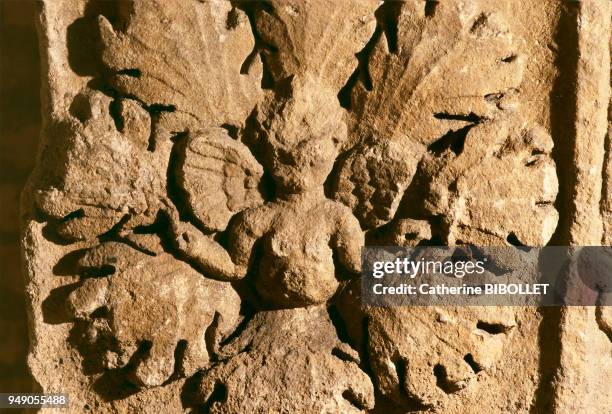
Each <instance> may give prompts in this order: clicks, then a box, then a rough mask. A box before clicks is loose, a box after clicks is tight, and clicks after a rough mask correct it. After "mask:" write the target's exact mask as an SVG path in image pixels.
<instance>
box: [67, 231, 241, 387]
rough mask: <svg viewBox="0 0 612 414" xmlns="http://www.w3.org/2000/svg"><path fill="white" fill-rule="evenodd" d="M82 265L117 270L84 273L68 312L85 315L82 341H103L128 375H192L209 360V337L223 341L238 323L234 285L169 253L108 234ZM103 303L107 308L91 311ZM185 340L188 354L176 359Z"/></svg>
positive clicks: (147, 378) (147, 380)
mask: <svg viewBox="0 0 612 414" xmlns="http://www.w3.org/2000/svg"><path fill="white" fill-rule="evenodd" d="M78 267H79V268H80V270H81V271H85V272H92V271H93V272H96V271H97V272H105V271H107V270H109V268H110V271H111V272H112V274H111V275H109V276H102V277H99V276H98V277H89V278H85V279H83V281H82V283H81V284H80V285H79V286H78V287H77V288H76V289H75V290H73V291H72V292H70V294H69V295H68V301H67V306H68V312H69V314H70V315H72V316H74V317H75V318H77V319H79V320H83V321H85V322H86V325H87V329H86V331H85V341H86V342H89V344H90V345H91V344H92V343H95V344H96V345H97V346H98V347H99V348H101V349H99V351H100V354H101V355H102V359H103V360H102V361H101V362H102V365H103V366H104V368H106V369H117V368H124V367H125V366H126V365H127V364H128V363H129V364H130V366H129V367H128V369H129V372H128V375H129V377H130V380H131V381H133V382H134V383H135V384H136V385H138V386H156V385H161V384H163V383H164V382H165V381H166V380H168V379H169V378H170V376H171V375H172V374H173V372H175V371H177V372H178V373H180V374H181V375H187V376H189V375H192V374H194V373H195V372H196V371H197V370H198V369H201V368H202V367H205V366H207V365H208V363H209V360H210V359H209V354H208V349H207V347H208V346H209V344H207V343H206V340H208V341H210V342H211V343H214V342H215V341H217V342H218V341H220V340H221V339H223V338H224V337H226V336H228V335H229V334H230V333H231V331H233V329H234V328H235V327H236V325H237V324H238V312H239V310H240V298H239V296H238V295H237V294H236V292H234V291H233V290H232V289H231V287H230V286H229V285H228V284H227V283H222V282H217V281H213V280H210V279H205V278H203V277H202V276H201V275H200V274H198V273H197V272H196V271H195V270H193V269H192V268H191V267H189V266H188V265H187V264H185V263H183V262H179V261H177V260H175V259H174V258H173V257H172V256H170V255H169V254H167V253H160V254H158V255H156V256H150V255H147V254H144V253H140V252H138V251H137V250H134V249H132V248H131V247H129V246H127V245H126V244H122V243H115V242H108V243H105V244H102V245H99V246H96V247H93V248H91V249H90V250H88V251H87V252H86V253H85V254H84V256H83V257H82V258H81V259H80V260H79V261H78ZM100 310H102V311H103V312H100V313H102V314H103V315H102V316H98V315H96V316H94V315H95V313H96V311H98V312H99V311H100ZM207 336H208V338H206V337H207ZM181 341H183V342H185V344H184V346H183V347H182V352H183V355H182V357H180V358H177V359H176V361H175V350H176V349H177V345H178V344H179V342H181ZM143 344H145V345H146V347H147V350H146V351H145V352H143V351H142V348H141V347H142V346H143ZM105 345H109V348H108V349H104V348H105ZM139 348H140V350H139ZM139 352H140V354H138V353H139ZM91 357H95V356H89V355H85V358H91Z"/></svg>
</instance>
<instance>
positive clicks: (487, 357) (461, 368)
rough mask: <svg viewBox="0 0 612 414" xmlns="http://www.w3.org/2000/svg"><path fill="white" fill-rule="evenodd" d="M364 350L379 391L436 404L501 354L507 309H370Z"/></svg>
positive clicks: (509, 321)
mask: <svg viewBox="0 0 612 414" xmlns="http://www.w3.org/2000/svg"><path fill="white" fill-rule="evenodd" d="M366 315H367V321H368V325H367V329H368V339H367V349H368V354H369V358H370V364H371V366H372V369H373V371H374V377H375V379H376V384H377V386H378V390H379V391H380V392H381V393H382V394H383V395H385V396H388V397H390V398H391V399H393V400H395V401H396V402H398V403H400V404H402V403H404V404H407V403H409V402H411V401H413V402H417V403H418V404H421V405H424V406H431V407H436V408H438V409H441V408H443V407H444V405H445V402H446V401H445V400H446V399H447V398H448V395H450V394H454V393H456V392H459V391H461V390H462V389H464V388H466V387H468V386H469V385H470V383H472V382H474V381H476V376H477V374H478V373H479V372H480V371H483V370H487V369H490V368H492V366H493V365H494V364H495V363H496V362H497V361H498V359H499V358H500V357H501V356H502V353H503V350H504V343H505V342H506V338H507V336H508V335H510V334H511V332H512V330H513V328H514V327H515V325H516V322H515V318H514V312H513V310H512V308H502V307H499V308H496V307H483V308H452V307H445V308H433V307H431V308H393V309H382V308H381V309H371V310H368V311H366Z"/></svg>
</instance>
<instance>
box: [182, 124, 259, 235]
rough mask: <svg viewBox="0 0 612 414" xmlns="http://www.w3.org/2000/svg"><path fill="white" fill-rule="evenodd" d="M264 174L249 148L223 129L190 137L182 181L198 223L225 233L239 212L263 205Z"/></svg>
mask: <svg viewBox="0 0 612 414" xmlns="http://www.w3.org/2000/svg"><path fill="white" fill-rule="evenodd" d="M262 175H263V168H262V167H261V165H260V164H259V163H258V162H257V160H256V159H255V158H254V157H253V155H252V154H251V152H250V151H249V149H248V147H246V146H245V145H243V144H241V143H240V142H237V141H235V140H234V139H232V138H231V137H230V136H229V135H228V134H227V131H226V130H224V129H223V128H210V129H207V130H204V131H202V132H199V133H197V134H196V135H192V136H191V137H189V139H188V142H187V144H186V145H185V150H184V154H183V155H182V162H181V164H180V167H179V170H178V181H179V184H180V186H181V188H182V189H183V191H184V192H185V194H186V202H187V204H188V205H189V207H190V209H191V210H192V213H193V215H194V216H195V218H196V219H197V220H198V222H199V223H200V224H201V225H202V226H203V227H204V228H206V229H208V230H216V231H221V230H224V229H225V228H226V227H227V224H228V222H229V220H230V218H232V216H233V215H234V214H235V213H238V212H240V211H242V210H245V209H247V208H251V207H256V206H258V205H261V204H263V198H262V196H261V193H260V190H259V188H258V187H259V185H260V181H261V176H262Z"/></svg>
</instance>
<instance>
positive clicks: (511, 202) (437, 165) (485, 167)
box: [417, 118, 558, 246]
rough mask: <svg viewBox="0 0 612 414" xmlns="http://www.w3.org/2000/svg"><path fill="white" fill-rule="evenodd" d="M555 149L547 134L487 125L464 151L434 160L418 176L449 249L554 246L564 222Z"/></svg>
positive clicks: (516, 124) (509, 123)
mask: <svg viewBox="0 0 612 414" xmlns="http://www.w3.org/2000/svg"><path fill="white" fill-rule="evenodd" d="M552 146H553V142H552V139H551V138H550V136H549V135H548V134H547V133H546V131H544V130H543V129H542V128H539V127H532V126H529V125H525V124H524V122H522V121H521V120H520V119H515V118H513V119H509V120H501V121H495V122H485V123H482V124H479V125H477V126H476V127H474V128H472V129H470V131H469V132H468V133H467V136H466V137H465V142H464V143H462V147H460V148H459V149H454V148H448V149H446V150H444V151H443V152H442V154H441V155H440V156H436V155H435V154H431V153H430V154H428V155H427V156H426V157H425V158H424V159H423V162H422V163H421V165H420V167H419V172H418V173H417V174H419V177H422V179H423V180H424V181H425V182H426V184H425V186H424V188H425V191H424V194H425V198H424V200H423V204H424V211H425V212H426V213H428V214H431V215H435V216H441V217H442V218H443V220H444V222H445V223H446V225H447V226H448V230H447V235H446V240H445V241H446V243H448V244H450V245H454V244H462V243H463V244H474V245H480V246H495V245H500V243H501V245H503V244H505V243H507V242H510V243H517V242H518V243H522V244H524V245H527V246H544V245H546V243H548V241H549V240H550V237H551V236H552V234H553V232H554V231H555V228H556V225H557V220H558V213H557V210H556V209H555V208H554V206H553V202H554V201H555V198H556V196H557V192H558V182H557V175H556V170H555V164H554V162H553V160H552V158H551V156H550V154H551V150H552ZM519 218H520V219H519Z"/></svg>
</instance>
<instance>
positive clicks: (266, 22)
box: [255, 0, 379, 91]
mask: <svg viewBox="0 0 612 414" xmlns="http://www.w3.org/2000/svg"><path fill="white" fill-rule="evenodd" d="M378 4H379V2H378V1H375V0H336V1H333V2H330V1H325V0H290V1H287V0H273V1H270V2H266V5H267V6H268V7H266V8H264V9H261V10H259V11H258V13H257V14H256V18H255V22H256V25H257V31H258V33H259V35H260V36H261V38H262V39H263V40H264V42H266V43H267V44H269V45H270V46H271V48H270V49H271V50H266V63H267V64H268V65H269V69H270V72H271V73H272V76H273V77H274V79H275V80H281V79H284V78H287V77H289V76H291V75H296V76H297V77H304V76H303V75H304V74H308V76H309V77H312V78H317V79H318V80H319V81H320V82H321V84H323V85H326V86H327V87H330V88H331V89H333V90H336V91H338V90H339V89H340V88H341V87H342V85H343V84H344V83H345V82H346V81H347V79H348V78H349V76H350V75H351V72H353V70H354V69H355V67H356V66H357V59H356V58H355V54H356V53H357V52H359V51H360V50H361V49H362V48H363V47H364V46H365V44H366V43H367V41H368V39H369V38H370V36H371V35H372V33H373V32H374V29H375V27H376V20H375V18H374V10H376V8H377V7H378Z"/></svg>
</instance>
